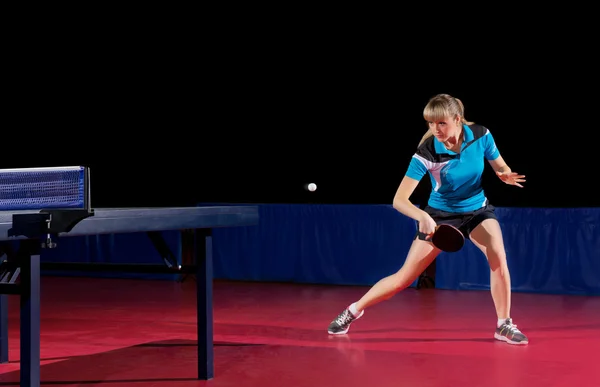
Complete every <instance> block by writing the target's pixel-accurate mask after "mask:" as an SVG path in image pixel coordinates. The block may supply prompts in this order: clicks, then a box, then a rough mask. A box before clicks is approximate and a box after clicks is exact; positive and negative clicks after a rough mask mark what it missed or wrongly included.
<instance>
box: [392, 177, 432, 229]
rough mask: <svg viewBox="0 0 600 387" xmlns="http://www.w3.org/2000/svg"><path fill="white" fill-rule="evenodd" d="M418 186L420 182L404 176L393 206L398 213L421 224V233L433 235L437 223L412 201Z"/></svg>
mask: <svg viewBox="0 0 600 387" xmlns="http://www.w3.org/2000/svg"><path fill="white" fill-rule="evenodd" d="M417 185H419V181H418V180H415V179H413V178H412V177H408V176H404V177H403V178H402V181H401V182H400V185H399V186H398V189H397V190H396V195H394V201H393V203H392V205H393V207H394V208H395V209H396V210H397V211H398V212H400V213H402V214H404V215H406V216H408V217H409V218H412V219H414V220H416V221H417V222H419V231H421V232H422V233H425V234H431V233H433V232H434V231H435V226H436V223H435V221H434V220H433V219H432V218H431V216H429V214H428V213H426V212H425V211H423V210H422V209H420V208H418V207H417V206H415V205H414V204H413V203H412V202H411V201H410V195H412V193H413V192H414V191H415V189H416V188H417Z"/></svg>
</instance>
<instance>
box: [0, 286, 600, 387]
mask: <svg viewBox="0 0 600 387" xmlns="http://www.w3.org/2000/svg"><path fill="white" fill-rule="evenodd" d="M194 287H195V282H194V281H193V279H188V280H186V282H184V283H183V284H181V283H174V282H166V281H147V280H115V279H82V278H51V277H50V278H48V277H47V278H43V280H42V323H41V329H42V337H41V340H42V346H41V356H42V359H43V363H42V364H43V365H42V368H41V377H42V385H48V386H53V387H61V386H69V387H73V386H85V387H92V386H104V387H124V386H135V387H138V386H139V387H153V386H156V387H187V386H214V387H222V386H232V387H253V386H267V387H272V386H278V387H279V386H281V387H299V386H307V387H319V386H327V387H329V386H345V387H353V386H368V387H387V386H415V387H427V386H436V387H437V386H448V387H456V386H468V387H475V386H482V387H495V386H502V387H513V386H523V387H536V386H544V387H553V386H561V387H562V386H564V387H592V386H593V387H598V386H600V366H598V362H597V359H595V357H596V356H600V297H579V296H557V295H534V294H522V293H517V294H514V298H513V304H514V306H513V317H514V318H515V322H516V323H517V324H518V325H519V328H522V330H523V331H524V332H525V333H526V334H528V335H529V337H530V344H529V346H526V347H520V346H511V345H508V344H505V343H501V342H497V341H494V340H493V338H492V336H493V328H494V324H495V320H496V317H495V315H494V310H493V306H492V301H491V298H490V295H489V293H488V292H478V291H464V292H457V291H444V290H430V289H424V290H415V289H407V290H406V291H404V292H402V293H400V294H398V295H396V296H395V297H394V298H392V299H391V300H389V301H386V302H384V303H382V304H380V305H377V306H375V307H373V308H371V309H369V310H367V311H366V313H365V315H364V317H363V318H362V319H360V320H358V321H357V322H355V323H354V325H353V326H352V328H351V330H350V332H349V334H348V335H347V336H342V337H332V336H329V335H328V334H327V332H326V327H327V325H328V323H329V322H330V320H331V319H333V318H334V317H335V316H336V315H337V314H338V313H339V312H340V311H341V309H342V308H343V307H344V306H346V305H347V304H348V303H349V302H351V301H354V300H356V299H357V298H358V297H359V296H360V295H362V293H363V292H364V291H365V290H366V288H364V287H342V286H311V285H293V284H265V283H229V282H216V283H215V288H214V297H215V305H214V307H215V308H214V317H215V326H214V330H215V379H213V380H211V381H208V382H206V381H198V380H196V379H195V376H196V354H195V346H194V344H195V342H194V339H195V335H196V333H195V297H194ZM13 297H14V298H13ZM10 324H11V325H10V328H9V329H10V343H9V345H10V363H9V364H0V386H17V385H18V368H19V331H18V326H19V325H18V324H19V315H18V299H17V298H16V296H11V298H10Z"/></svg>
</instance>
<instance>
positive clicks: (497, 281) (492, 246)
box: [328, 94, 529, 344]
mask: <svg viewBox="0 0 600 387" xmlns="http://www.w3.org/2000/svg"><path fill="white" fill-rule="evenodd" d="M423 117H424V118H425V121H426V122H427V124H428V127H429V129H428V130H427V132H426V133H425V135H424V136H423V138H422V139H421V141H420V143H419V145H418V147H417V150H416V152H415V154H414V155H413V157H412V159H411V161H410V164H409V166H408V169H407V172H406V174H405V176H404V177H403V179H402V181H401V183H400V185H399V187H398V189H397V191H396V194H395V196H394V201H393V206H394V208H395V209H396V210H397V211H399V212H400V213H402V214H404V215H406V216H408V217H410V218H412V219H415V220H416V221H417V222H418V225H419V228H418V231H417V233H416V235H415V238H414V241H413V243H412V245H411V247H410V249H409V251H408V255H407V257H406V261H405V262H404V265H403V266H402V268H400V270H398V272H396V273H394V274H392V275H390V276H388V277H385V278H383V279H381V280H380V281H379V282H377V283H376V284H375V285H374V286H373V287H372V288H371V289H369V291H368V292H367V293H366V294H365V295H364V296H363V297H362V298H360V299H359V300H358V301H356V302H353V303H352V304H350V305H349V306H348V307H347V308H346V309H344V310H343V311H342V312H341V313H340V314H339V315H338V316H337V317H336V318H335V319H334V320H333V321H332V322H331V324H330V325H329V328H328V332H329V333H330V334H333V335H340V334H346V333H347V332H348V329H349V328H350V324H352V322H354V321H355V320H357V319H358V318H360V317H362V316H363V314H364V312H365V309H366V308H368V307H370V306H373V305H375V304H377V303H379V302H381V301H383V300H387V299H389V298H391V297H392V296H393V295H395V294H396V293H398V292H400V291H401V290H403V289H405V288H407V287H408V286H409V285H410V284H411V283H413V282H414V281H415V279H416V278H417V277H418V276H419V275H420V273H422V272H423V270H425V269H426V268H427V267H428V266H429V264H430V263H431V262H432V261H433V260H434V259H435V257H436V256H437V255H438V254H439V253H440V252H441V250H440V249H438V248H436V247H435V246H434V245H433V244H432V243H431V241H430V237H431V235H432V234H433V232H434V231H435V228H436V225H438V224H444V223H445V224H451V225H453V226H455V227H457V228H458V229H459V230H460V231H461V232H462V233H463V235H464V236H465V238H468V239H470V240H471V241H472V242H473V243H474V244H475V246H477V247H478V248H479V249H480V250H481V251H482V252H483V254H484V255H485V256H486V258H487V261H488V263H489V266H490V271H491V276H490V284H491V293H492V298H493V302H494V306H495V308H496V314H497V317H498V321H497V324H496V330H495V333H494V337H495V338H496V339H497V340H501V341H505V342H507V343H510V344H528V342H529V340H528V338H527V337H526V336H525V335H524V334H523V333H522V332H521V331H520V330H519V329H518V328H517V326H516V325H515V324H513V320H512V317H511V314H510V307H511V282H510V274H509V270H508V265H507V263H506V252H505V249H504V243H503V240H502V231H501V229H500V224H499V223H498V220H497V219H496V216H495V213H494V207H493V206H492V205H491V204H489V203H488V200H487V198H486V196H485V193H484V191H483V189H482V187H481V176H482V173H483V170H484V159H485V160H487V161H488V162H489V164H490V165H491V167H492V168H493V169H494V171H495V172H496V175H497V176H498V177H499V178H500V179H501V180H502V181H503V182H504V183H506V184H511V185H515V186H518V187H522V185H521V184H520V183H522V182H524V181H525V176H524V175H519V174H517V173H515V172H512V171H511V169H510V168H509V166H508V165H507V164H506V162H505V161H504V159H503V158H502V156H501V155H500V153H499V151H498V149H497V148H496V144H495V141H494V138H493V137H492V134H491V133H490V131H489V130H488V129H487V128H486V127H484V126H481V125H477V124H475V123H473V122H469V121H467V120H466V119H465V115H464V106H463V104H462V102H461V101H460V100H459V99H457V98H454V97H452V96H450V95H447V94H439V95H436V96H434V97H433V98H431V99H430V100H429V102H428V103H427V105H426V106H425V108H424V110H423ZM426 173H429V176H430V178H431V183H432V190H431V193H430V195H429V200H428V203H427V206H426V207H425V208H424V209H419V208H418V207H416V206H415V205H413V204H412V203H411V202H410V200H409V198H410V196H411V194H412V193H413V191H414V190H415V188H416V187H417V185H418V184H419V181H420V180H421V179H422V178H423V176H425V174H426Z"/></svg>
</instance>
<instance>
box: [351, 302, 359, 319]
mask: <svg viewBox="0 0 600 387" xmlns="http://www.w3.org/2000/svg"><path fill="white" fill-rule="evenodd" d="M348 309H349V310H350V313H352V314H353V315H354V317H357V316H358V315H359V314H360V312H359V311H358V309H356V302H353V303H352V304H350V306H349V307H348Z"/></svg>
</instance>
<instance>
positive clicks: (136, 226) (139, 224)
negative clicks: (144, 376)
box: [0, 205, 259, 387]
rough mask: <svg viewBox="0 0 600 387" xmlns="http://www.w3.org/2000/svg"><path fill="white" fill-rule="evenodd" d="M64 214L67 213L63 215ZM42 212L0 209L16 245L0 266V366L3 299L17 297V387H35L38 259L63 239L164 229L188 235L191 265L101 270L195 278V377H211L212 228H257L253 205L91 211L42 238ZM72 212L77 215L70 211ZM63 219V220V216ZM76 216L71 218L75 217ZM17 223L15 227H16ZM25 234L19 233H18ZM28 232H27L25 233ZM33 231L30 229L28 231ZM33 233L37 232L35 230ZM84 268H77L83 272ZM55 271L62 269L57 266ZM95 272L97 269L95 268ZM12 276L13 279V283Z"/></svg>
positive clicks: (1, 235) (4, 354) (2, 232)
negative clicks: (0, 271)
mask: <svg viewBox="0 0 600 387" xmlns="http://www.w3.org/2000/svg"><path fill="white" fill-rule="evenodd" d="M66 212H67V213H68V210H67V211H66ZM64 213H65V212H64V211H63V212H62V213H59V212H55V213H52V212H50V215H51V216H48V212H46V211H43V210H41V211H40V210H24V211H0V241H16V243H18V245H19V248H18V252H17V254H15V256H16V258H15V259H13V260H9V261H5V262H3V265H4V266H5V267H4V274H3V276H2V279H1V282H0V362H7V361H8V327H7V326H8V307H7V302H8V296H9V295H19V296H20V338H21V342H20V349H21V367H20V376H19V377H20V380H21V383H20V385H21V387H39V386H40V360H41V359H40V292H41V288H40V272H41V271H42V270H43V269H44V265H43V263H41V260H40V255H41V254H43V252H44V250H45V249H47V248H52V247H55V244H56V243H60V239H61V238H63V237H74V236H83V235H98V234H118V233H138V232H146V233H156V232H162V231H169V230H183V231H192V232H193V235H194V246H195V248H194V253H195V264H194V265H192V266H189V267H183V266H173V265H165V264H164V263H162V262H161V263H158V264H157V267H146V266H144V265H128V266H127V265H124V266H122V267H121V266H119V264H115V266H117V267H112V268H107V269H109V270H113V271H119V270H122V269H124V268H125V269H126V270H128V271H137V270H139V272H147V271H148V270H150V271H152V272H162V273H183V272H186V273H192V274H194V275H195V276H196V279H197V319H198V320H197V333H198V379H200V380H209V379H212V378H213V377H214V366H213V355H214V349H213V311H212V281H213V266H212V229H214V228H220V227H238V226H252V225H256V224H258V220H259V214H258V209H257V207H256V206H250V205H231V206H202V207H174V208H113V209H110V208H97V209H93V210H92V211H91V213H90V214H89V216H88V215H86V216H80V219H77V220H76V221H75V222H71V223H74V224H70V225H69V224H65V227H64V229H65V232H60V233H57V234H56V235H49V234H48V235H47V234H46V233H45V230H46V229H45V228H43V227H46V226H43V227H42V228H41V229H40V225H39V224H37V223H39V222H40V221H41V222H42V223H44V222H48V221H49V219H50V218H52V215H54V217H56V218H58V215H59V214H64ZM75 214H77V213H76V212H75ZM66 218H67V221H68V220H69V219H68V218H69V216H68V215H67V216H66ZM75 218H76V217H75ZM17 223H19V227H16V226H17ZM24 230H25V231H24ZM27 230H29V231H27ZM31 230H33V231H31ZM38 231H39V232H38ZM86 265H87V264H85V263H83V264H78V265H76V266H77V269H78V270H81V269H83V270H85V266H86ZM61 268H63V269H64V268H66V265H65V264H64V263H63V264H62V266H61ZM96 269H97V268H96ZM17 278H18V280H17Z"/></svg>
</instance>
